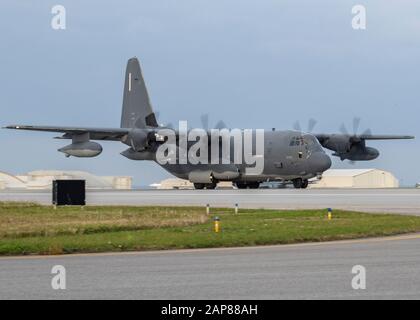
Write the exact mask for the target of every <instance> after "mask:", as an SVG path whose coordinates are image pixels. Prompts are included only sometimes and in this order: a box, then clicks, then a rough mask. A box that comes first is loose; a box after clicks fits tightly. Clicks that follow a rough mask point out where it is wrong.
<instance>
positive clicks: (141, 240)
mask: <svg viewBox="0 0 420 320" xmlns="http://www.w3.org/2000/svg"><path fill="white" fill-rule="evenodd" d="M211 211H212V214H211V215H210V216H207V215H206V214H205V208H204V207H201V208H199V207H116V206H115V207H114V206H111V207H110V206H108V207H99V206H87V207H84V208H80V207H59V208H57V209H54V208H53V207H50V206H41V205H36V204H31V203H0V255H23V254H63V253H77V252H105V251H129V250H160V249H181V248H209V247H228V246H249V245H268V244H287V243H298V242H308V241H312V242H313V241H331V240H340V239H354V238H362V237H373V236H387V235H394V234H402V233H409V232H419V231H420V217H413V216H402V215H390V214H367V213H359V212H348V211H339V210H335V211H334V213H333V219H332V220H330V221H329V220H327V218H326V210H286V211H279V210H261V209H258V210H251V209H249V210H244V209H242V210H240V212H239V214H234V212H233V209H220V208H219V209H215V208H213V209H212V210H211ZM214 215H217V216H219V217H220V219H221V232H220V233H215V232H214V231H213V221H212V217H213V216H214Z"/></svg>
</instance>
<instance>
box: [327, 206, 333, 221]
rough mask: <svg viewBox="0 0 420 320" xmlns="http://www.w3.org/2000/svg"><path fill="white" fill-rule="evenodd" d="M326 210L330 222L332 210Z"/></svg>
mask: <svg viewBox="0 0 420 320" xmlns="http://www.w3.org/2000/svg"><path fill="white" fill-rule="evenodd" d="M327 210H328V215H327V217H328V220H331V219H332V209H331V208H328V209H327Z"/></svg>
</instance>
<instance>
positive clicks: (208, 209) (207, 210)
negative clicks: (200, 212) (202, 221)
mask: <svg viewBox="0 0 420 320" xmlns="http://www.w3.org/2000/svg"><path fill="white" fill-rule="evenodd" d="M206 213H207V214H210V205H209V204H207V205H206Z"/></svg>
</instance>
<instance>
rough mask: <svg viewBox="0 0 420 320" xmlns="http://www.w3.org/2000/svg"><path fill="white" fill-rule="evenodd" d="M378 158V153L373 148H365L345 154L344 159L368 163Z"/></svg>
mask: <svg viewBox="0 0 420 320" xmlns="http://www.w3.org/2000/svg"><path fill="white" fill-rule="evenodd" d="M377 157H379V151H378V150H377V149H375V148H371V147H365V148H363V149H357V148H355V149H352V150H350V152H349V153H347V154H345V159H348V160H351V161H369V160H374V159H376V158H377Z"/></svg>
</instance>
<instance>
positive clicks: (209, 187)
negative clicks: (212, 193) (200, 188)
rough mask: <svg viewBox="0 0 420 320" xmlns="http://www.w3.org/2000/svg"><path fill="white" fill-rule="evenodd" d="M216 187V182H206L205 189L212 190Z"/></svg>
mask: <svg viewBox="0 0 420 320" xmlns="http://www.w3.org/2000/svg"><path fill="white" fill-rule="evenodd" d="M216 187H217V183H216V182H213V183H206V189H207V190H213V189H216Z"/></svg>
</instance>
